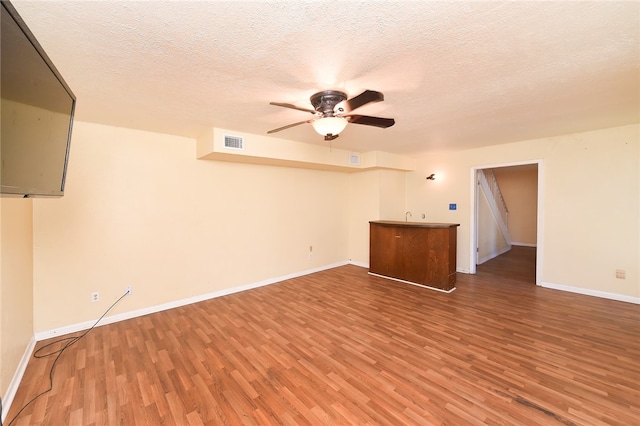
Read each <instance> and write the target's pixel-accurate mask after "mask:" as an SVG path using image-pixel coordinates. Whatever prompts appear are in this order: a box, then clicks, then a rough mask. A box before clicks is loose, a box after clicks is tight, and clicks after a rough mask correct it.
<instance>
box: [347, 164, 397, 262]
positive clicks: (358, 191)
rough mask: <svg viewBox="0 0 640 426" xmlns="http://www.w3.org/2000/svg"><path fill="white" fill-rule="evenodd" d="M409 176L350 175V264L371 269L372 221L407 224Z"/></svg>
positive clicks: (380, 172) (386, 173)
mask: <svg viewBox="0 0 640 426" xmlns="http://www.w3.org/2000/svg"><path fill="white" fill-rule="evenodd" d="M404 175H405V172H400V171H395V170H373V171H366V172H359V173H352V174H350V175H349V260H350V261H351V262H352V263H355V264H357V265H360V266H364V267H369V221H372V220H380V219H382V220H404V217H405V216H404V214H405V210H404V207H405V178H404Z"/></svg>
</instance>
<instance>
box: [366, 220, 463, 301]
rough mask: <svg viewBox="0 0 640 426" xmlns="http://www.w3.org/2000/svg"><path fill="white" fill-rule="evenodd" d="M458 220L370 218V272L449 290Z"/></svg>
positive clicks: (452, 287)
mask: <svg viewBox="0 0 640 426" xmlns="http://www.w3.org/2000/svg"><path fill="white" fill-rule="evenodd" d="M458 226H460V224H457V223H425V222H396V221H390V220H377V221H371V222H369V231H370V233H369V273H370V274H373V275H379V276H383V277H385V278H391V279H395V280H399V281H403V282H407V283H409V284H415V285H420V286H423V287H429V288H433V289H436V290H440V291H445V292H451V291H453V290H455V284H456V230H457V227H458Z"/></svg>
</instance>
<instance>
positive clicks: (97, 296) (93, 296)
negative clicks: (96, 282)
mask: <svg viewBox="0 0 640 426" xmlns="http://www.w3.org/2000/svg"><path fill="white" fill-rule="evenodd" d="M99 300H100V293H98V292H97V291H94V292H93V293H91V301H92V302H97V301H99Z"/></svg>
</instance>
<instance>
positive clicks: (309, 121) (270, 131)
mask: <svg viewBox="0 0 640 426" xmlns="http://www.w3.org/2000/svg"><path fill="white" fill-rule="evenodd" d="M312 121H313V119H311V120H305V121H298V122H297V123H293V124H288V125H286V126H282V127H278V128H277V129H273V130H269V131H268V132H267V133H275V132H279V131H280V130H285V129H289V128H291V127H295V126H299V125H301V124H304V123H311V122H312Z"/></svg>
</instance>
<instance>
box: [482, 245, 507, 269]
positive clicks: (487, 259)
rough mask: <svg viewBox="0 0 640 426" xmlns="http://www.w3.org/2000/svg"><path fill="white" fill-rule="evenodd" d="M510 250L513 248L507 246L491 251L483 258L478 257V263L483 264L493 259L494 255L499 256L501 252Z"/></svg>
mask: <svg viewBox="0 0 640 426" xmlns="http://www.w3.org/2000/svg"><path fill="white" fill-rule="evenodd" d="M509 250H511V247H509V246H506V247H503V248H501V249H500V250H498V251H497V252H493V253H489V254H488V255H486V256H485V257H483V258H482V259H478V265H481V264H483V263H484V262H487V261H489V260H491V259H493V258H494V257H498V256H500V255H501V254H504V253H506V252H508V251H509Z"/></svg>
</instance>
